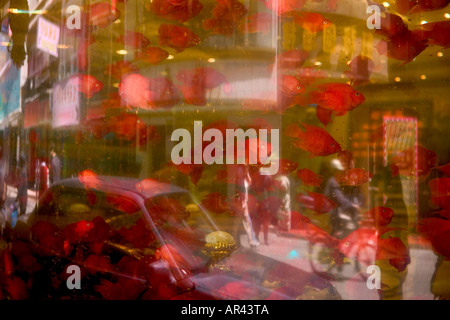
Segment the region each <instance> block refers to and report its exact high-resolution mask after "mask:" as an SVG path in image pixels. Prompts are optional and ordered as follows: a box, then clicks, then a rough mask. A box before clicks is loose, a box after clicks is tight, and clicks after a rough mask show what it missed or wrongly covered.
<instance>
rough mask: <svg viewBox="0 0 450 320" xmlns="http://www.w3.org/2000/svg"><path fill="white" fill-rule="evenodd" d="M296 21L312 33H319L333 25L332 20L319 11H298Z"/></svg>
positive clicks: (295, 16)
mask: <svg viewBox="0 0 450 320" xmlns="http://www.w3.org/2000/svg"><path fill="white" fill-rule="evenodd" d="M294 23H295V24H297V25H298V26H300V27H302V28H303V29H305V30H308V31H309V32H311V33H317V32H319V31H322V30H323V29H325V28H327V27H329V26H330V25H331V21H330V20H328V19H325V18H324V17H323V15H321V14H320V13H317V12H296V13H295V14H294Z"/></svg>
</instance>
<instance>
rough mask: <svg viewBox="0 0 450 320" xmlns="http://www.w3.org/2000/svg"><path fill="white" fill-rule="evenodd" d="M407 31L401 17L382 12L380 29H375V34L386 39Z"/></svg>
mask: <svg viewBox="0 0 450 320" xmlns="http://www.w3.org/2000/svg"><path fill="white" fill-rule="evenodd" d="M407 31H408V26H407V25H406V23H405V22H404V21H403V19H402V17H400V16H398V15H396V14H392V13H389V12H384V13H383V15H382V16H381V17H380V29H377V30H376V31H375V33H378V34H380V35H383V36H386V37H392V36H396V35H400V34H402V33H404V32H407Z"/></svg>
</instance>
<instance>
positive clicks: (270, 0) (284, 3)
mask: <svg viewBox="0 0 450 320" xmlns="http://www.w3.org/2000/svg"><path fill="white" fill-rule="evenodd" d="M305 3H306V0H264V6H265V7H266V8H267V9H269V10H271V11H273V12H274V13H275V14H277V15H279V16H286V17H289V16H292V14H293V12H294V11H298V10H300V9H301V8H303V7H304V5H305Z"/></svg>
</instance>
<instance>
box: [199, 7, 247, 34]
mask: <svg viewBox="0 0 450 320" xmlns="http://www.w3.org/2000/svg"><path fill="white" fill-rule="evenodd" d="M212 14H213V16H214V18H213V19H206V20H204V21H203V28H204V29H205V30H207V31H212V32H213V33H216V34H223V35H226V36H231V35H233V33H234V30H235V29H236V27H237V26H238V24H239V22H240V20H241V19H242V18H243V17H244V16H245V15H246V14H247V8H246V7H245V5H243V4H242V3H240V2H239V1H237V0H217V4H216V6H215V7H214V8H213V11H212Z"/></svg>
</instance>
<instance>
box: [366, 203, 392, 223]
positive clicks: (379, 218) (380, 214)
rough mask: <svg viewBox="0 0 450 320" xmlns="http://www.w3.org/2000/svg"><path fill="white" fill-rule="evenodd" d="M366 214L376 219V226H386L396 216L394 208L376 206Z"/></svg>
mask: <svg viewBox="0 0 450 320" xmlns="http://www.w3.org/2000/svg"><path fill="white" fill-rule="evenodd" d="M364 215H367V216H368V217H370V218H372V219H374V221H375V225H376V226H380V227H386V226H387V225H388V224H389V223H391V221H392V218H393V217H394V210H392V209H391V208H387V207H374V208H372V209H370V210H369V211H367V212H366V213H364Z"/></svg>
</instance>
